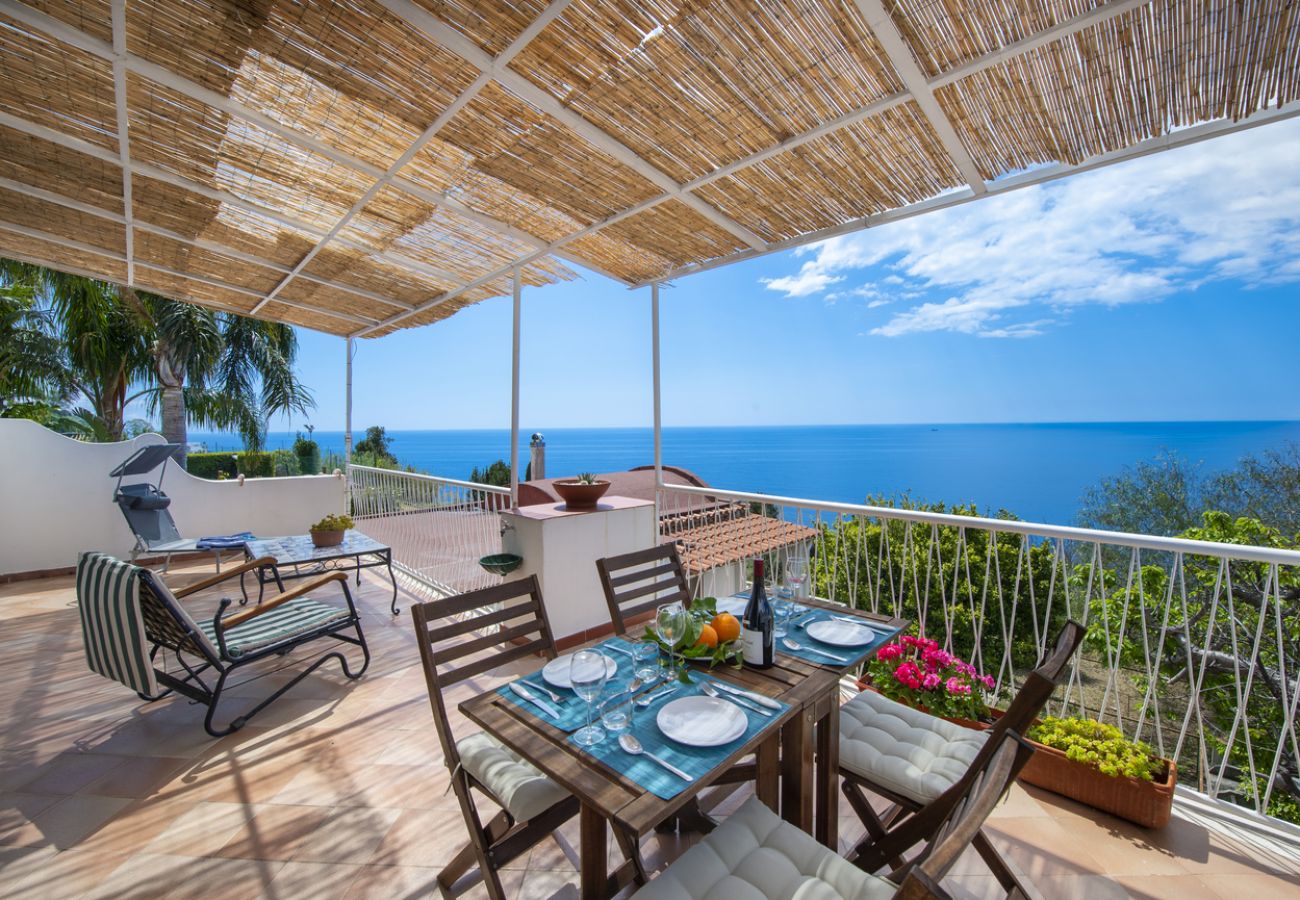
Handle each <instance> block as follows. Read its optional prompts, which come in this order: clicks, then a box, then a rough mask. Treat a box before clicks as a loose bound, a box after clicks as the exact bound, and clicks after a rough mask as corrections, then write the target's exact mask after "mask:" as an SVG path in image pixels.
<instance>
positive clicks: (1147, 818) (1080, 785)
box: [858, 680, 1178, 828]
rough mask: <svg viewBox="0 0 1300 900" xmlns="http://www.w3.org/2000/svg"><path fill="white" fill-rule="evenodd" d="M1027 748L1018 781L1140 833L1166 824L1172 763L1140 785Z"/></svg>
mask: <svg viewBox="0 0 1300 900" xmlns="http://www.w3.org/2000/svg"><path fill="white" fill-rule="evenodd" d="M858 686H859V687H861V688H862V689H863V690H870V691H874V690H876V688H875V687H874V686H873V685H872V684H870V683H869V682H866V681H861V680H860V681H859V682H858ZM877 693H879V692H878V691H877ZM989 712H990V714H991V715H992V716H993V718H994V719H997V718H999V717H1001V715H1002V710H1000V709H993V710H989ZM944 718H947V717H946V716H945V717H944ZM948 721H949V722H952V723H954V724H956V725H961V726H962V727H964V728H974V729H975V730H977V731H985V730H987V729H988V728H989V723H987V722H973V721H970V720H969V719H951V718H949V719H948ZM1029 743H1031V744H1033V745H1034V751H1035V752H1034V755H1033V756H1031V757H1029V762H1027V763H1025V767H1024V768H1023V769H1021V771H1020V777H1019V778H1018V779H1017V780H1018V781H1021V782H1023V783H1024V784H1032V785H1034V786H1035V787H1040V788H1042V789H1043V790H1045V791H1051V792H1052V793H1053V794H1060V795H1061V796H1062V797H1068V798H1070V799H1071V800H1077V801H1078V802H1079V803H1082V804H1084V805H1085V806H1091V807H1092V808H1093V809H1099V810H1101V811H1102V812H1107V813H1110V814H1111V815H1113V816H1118V817H1119V818H1121V819H1125V820H1127V821H1129V822H1132V823H1134V824H1135V825H1141V826H1142V827H1144V828H1164V827H1165V826H1166V825H1168V824H1169V816H1170V814H1171V812H1172V810H1173V803H1174V786H1175V785H1176V784H1178V767H1177V765H1175V764H1174V761H1173V760H1171V759H1162V760H1161V762H1163V763H1164V764H1165V768H1164V772H1163V773H1162V774H1160V775H1157V776H1156V778H1155V779H1154V780H1152V781H1143V780H1142V779H1140V778H1125V777H1122V776H1119V775H1106V774H1104V773H1103V772H1101V771H1100V770H1098V769H1096V768H1094V767H1092V766H1090V765H1088V764H1087V763H1081V762H1077V761H1076V760H1073V759H1070V757H1068V756H1066V755H1065V753H1064V752H1062V751H1060V750H1057V749H1055V748H1053V747H1048V746H1046V745H1044V744H1040V743H1038V742H1037V741H1029Z"/></svg>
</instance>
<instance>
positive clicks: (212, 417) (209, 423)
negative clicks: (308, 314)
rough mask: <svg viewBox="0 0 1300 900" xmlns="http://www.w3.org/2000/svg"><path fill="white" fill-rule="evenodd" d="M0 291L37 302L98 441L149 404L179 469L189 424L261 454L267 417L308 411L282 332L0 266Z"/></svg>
mask: <svg viewBox="0 0 1300 900" xmlns="http://www.w3.org/2000/svg"><path fill="white" fill-rule="evenodd" d="M0 282H7V283H9V284H11V285H30V286H31V287H32V288H33V289H34V290H35V291H36V293H37V294H38V295H39V296H41V297H43V298H44V302H45V306H46V308H47V309H48V310H49V312H50V314H51V318H52V320H53V322H54V331H55V333H56V334H57V336H58V339H59V342H60V343H61V345H62V346H63V349H64V351H65V352H66V354H67V357H68V360H69V364H70V366H69V367H70V370H71V372H72V373H73V376H74V377H73V383H72V386H73V393H75V394H76V395H80V396H82V397H85V398H86V399H87V400H89V401H90V404H91V407H92V410H91V412H92V415H91V416H90V418H91V419H93V420H94V421H95V422H96V425H97V426H98V427H97V428H96V429H95V430H96V432H97V437H98V438H99V439H105V440H120V439H121V436H122V431H123V427H124V420H125V413H126V407H127V405H128V404H129V403H131V402H133V401H135V400H137V399H142V398H146V399H148V400H149V402H150V408H151V411H155V412H157V411H160V412H161V416H162V424H163V435H164V437H166V438H167V439H168V440H169V441H172V442H174V443H179V444H180V445H181V446H182V451H181V454H180V461H181V463H182V465H183V464H184V449H183V448H184V446H185V444H186V428H187V425H188V424H189V423H190V422H193V423H194V424H196V425H200V426H205V427H210V428H214V429H219V430H224V429H234V430H236V431H238V432H239V433H240V435H241V437H243V439H244V441H245V444H246V445H247V446H248V447H250V448H251V449H259V448H260V447H261V446H262V444H263V442H264V441H265V438H266V422H267V419H268V418H269V417H270V416H272V415H275V414H276V413H281V412H291V411H293V412H300V413H305V412H306V411H307V410H308V409H309V408H311V407H312V406H313V405H314V403H313V401H312V398H311V394H310V392H309V391H308V390H307V389H306V387H304V386H303V385H302V384H301V382H299V381H298V380H297V377H296V376H295V375H294V371H293V364H294V361H295V359H296V357H297V352H298V342H297V337H296V336H295V334H294V332H293V329H292V328H290V327H289V326H287V325H280V324H276V323H271V322H261V321H258V320H256V319H249V318H245V317H243V316H237V315H233V314H228V313H216V312H213V311H212V310H207V309H203V308H202V307H198V306H193V305H191V304H188V303H182V302H179V301H176V300H169V299H167V298H166V297H160V296H157V295H155V294H149V293H146V292H144V291H137V290H134V289H132V288H127V287H122V286H120V285H114V284H109V283H106V282H102V281H94V280H93V279H89V278H81V277H79V276H74V275H66V274H64V273H60V272H54V271H52V270H50V269H44V268H42V267H40V266H32V265H28V264H26V263H15V262H12V261H9V260H0ZM132 387H135V388H138V390H136V391H135V392H134V393H129V389H130V388H132Z"/></svg>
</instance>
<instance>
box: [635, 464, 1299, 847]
mask: <svg viewBox="0 0 1300 900" xmlns="http://www.w3.org/2000/svg"><path fill="white" fill-rule="evenodd" d="M659 508H660V521H661V533H662V534H664V536H665V539H672V538H673V535H674V533H675V532H676V531H677V530H678V529H680V528H681V523H682V522H683V521H686V522H689V523H690V525H691V527H692V528H694V529H696V530H697V533H698V530H699V529H700V528H701V527H702V526H704V525H708V524H710V522H709V520H710V517H713V518H714V519H716V520H717V521H716V523H715V524H717V525H724V524H725V523H728V522H735V521H736V517H737V514H738V511H739V512H740V514H741V515H742V516H764V515H765V516H769V517H775V518H778V519H782V520H785V521H787V522H795V523H799V524H803V525H807V526H810V527H811V528H812V529H813V531H814V533H815V536H814V537H812V538H811V544H812V556H813V564H812V567H811V568H812V570H813V578H812V580H811V585H812V587H813V589H814V591H815V593H816V594H817V595H818V596H822V597H825V598H828V599H830V600H835V601H839V602H842V603H845V604H848V605H851V606H854V607H858V608H864V609H870V610H873V611H877V612H887V613H891V614H896V615H899V616H903V617H905V618H907V619H909V620H911V621H913V622H915V623H916V625H917V627H918V628H919V629H920V630H921V631H922V632H923V633H925V634H927V635H928V636H930V637H933V638H935V639H937V640H939V641H941V642H942V643H944V644H945V645H946V647H947V648H948V649H949V650H950V651H952V652H955V653H958V654H960V655H963V656H965V657H966V658H968V659H970V660H971V661H972V662H973V664H974V665H976V666H977V667H979V668H980V669H981V670H982V671H985V672H987V673H989V674H991V675H993V676H994V677H995V678H996V680H997V692H998V694H999V696H1001V697H1002V698H1006V697H1008V696H1009V695H1010V694H1011V693H1012V692H1013V691H1014V689H1015V687H1016V686H1017V684H1018V679H1019V678H1020V677H1021V676H1023V675H1024V674H1025V673H1026V672H1027V671H1028V670H1029V669H1030V668H1032V667H1033V665H1034V663H1035V661H1036V660H1037V659H1038V657H1039V655H1040V653H1041V652H1042V651H1043V649H1044V647H1045V645H1046V643H1047V642H1048V641H1049V640H1050V639H1051V638H1052V637H1053V636H1054V634H1055V632H1056V630H1057V628H1059V626H1060V624H1061V623H1063V622H1064V621H1065V619H1066V618H1074V619H1077V620H1079V621H1081V622H1083V623H1084V624H1085V625H1086V626H1087V628H1088V636H1087V639H1086V640H1085V643H1084V647H1083V649H1082V651H1081V652H1080V654H1079V655H1078V656H1077V657H1076V660H1075V663H1074V666H1073V668H1072V670H1071V672H1070V674H1069V677H1068V681H1067V683H1066V684H1065V685H1064V686H1063V687H1062V689H1061V690H1060V691H1058V693H1057V695H1056V696H1055V697H1054V698H1053V700H1052V702H1051V704H1050V705H1049V708H1048V712H1049V713H1051V714H1054V715H1086V716H1091V717H1093V718H1097V719H1100V720H1102V721H1105V722H1109V723H1112V724H1116V725H1118V726H1119V727H1120V728H1121V729H1122V730H1123V731H1124V733H1125V734H1126V735H1127V736H1129V737H1131V738H1136V739H1139V740H1143V741H1146V742H1148V743H1149V744H1151V745H1152V746H1153V747H1154V748H1155V749H1156V750H1157V751H1158V752H1160V753H1161V754H1162V755H1164V756H1167V757H1171V758H1173V759H1175V760H1176V761H1177V763H1178V768H1179V780H1180V782H1181V783H1182V784H1183V785H1185V786H1187V787H1190V788H1193V789H1195V790H1198V791H1200V792H1203V793H1205V794H1208V795H1210V796H1212V797H1219V798H1223V799H1226V800H1231V801H1233V802H1236V803H1238V804H1241V805H1244V806H1247V807H1251V808H1253V809H1254V810H1256V811H1257V812H1261V813H1266V814H1270V815H1274V816H1276V817H1278V818H1282V819H1286V820H1289V821H1291V822H1296V821H1300V741H1298V740H1297V728H1296V715H1297V703H1300V677H1298V676H1300V552H1297V551H1294V550H1285V549H1274V548H1270V547H1262V546H1247V545H1242V544H1234V543H1212V542H1208V541H1196V540H1186V539H1179V538H1164V537H1154V536H1147V535H1137V534H1121V533H1117V532H1105V531H1093V530H1088V529H1083V528H1070V527H1057V526H1050V525H1037V524H1032V523H1027V522H1019V521H1012V520H1002V519H987V518H978V517H975V516H966V515H954V514H951V513H937V512H928V511H920V510H907V509H896V508H891V507H871V506H859V505H855V504H846V503H823V502H819V501H815V500H802V499H796V498H790V497H774V496H768V495H764V494H748V493H738V492H732V491H719V490H715V489H712V488H696V487H687V486H675V485H674V486H667V487H665V488H663V489H661V490H660V492H659ZM1221 524H1226V523H1221ZM778 555H779V553H778Z"/></svg>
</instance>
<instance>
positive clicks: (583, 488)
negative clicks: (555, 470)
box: [551, 481, 609, 509]
mask: <svg viewBox="0 0 1300 900" xmlns="http://www.w3.org/2000/svg"><path fill="white" fill-rule="evenodd" d="M551 483H552V484H553V485H554V486H555V493H557V494H559V495H560V497H561V498H563V500H564V506H565V508H566V509H595V508H596V501H598V500H599V499H600V498H601V497H602V496H604V494H605V491H607V490H609V482H608V481H597V482H596V483H595V484H583V483H582V482H580V481H554V482H551Z"/></svg>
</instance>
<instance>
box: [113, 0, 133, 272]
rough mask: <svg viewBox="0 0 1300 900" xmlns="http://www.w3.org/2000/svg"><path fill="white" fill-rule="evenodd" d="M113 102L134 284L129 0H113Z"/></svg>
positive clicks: (129, 264)
mask: <svg viewBox="0 0 1300 900" xmlns="http://www.w3.org/2000/svg"><path fill="white" fill-rule="evenodd" d="M110 13H111V17H112V25H113V106H114V112H115V113H116V116H117V154H118V159H119V161H120V163H121V166H122V211H123V213H124V216H123V218H124V222H123V229H124V231H125V232H126V284H127V287H134V286H135V232H134V230H133V229H132V228H131V215H132V212H133V210H132V204H131V135H130V116H129V114H128V113H127V109H126V63H125V58H126V0H112V6H111V7H110Z"/></svg>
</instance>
